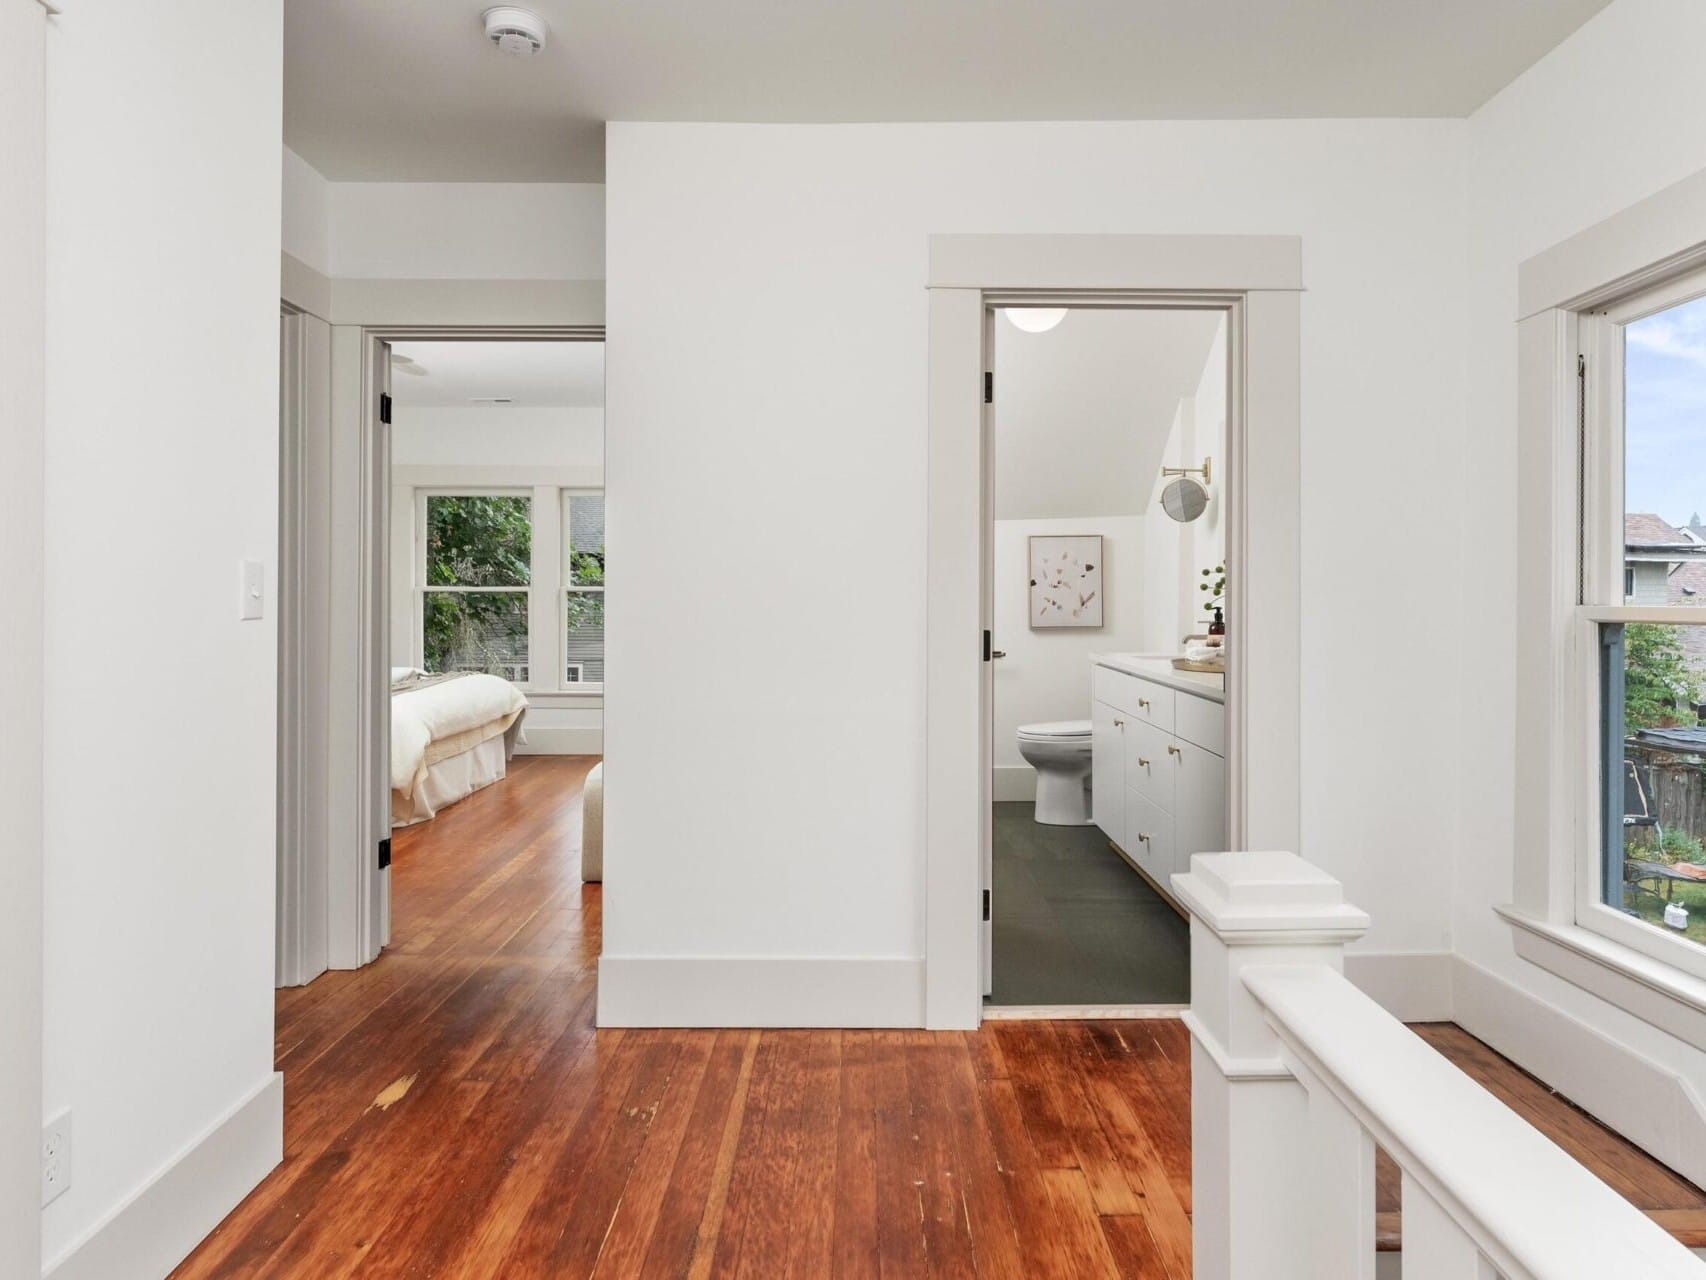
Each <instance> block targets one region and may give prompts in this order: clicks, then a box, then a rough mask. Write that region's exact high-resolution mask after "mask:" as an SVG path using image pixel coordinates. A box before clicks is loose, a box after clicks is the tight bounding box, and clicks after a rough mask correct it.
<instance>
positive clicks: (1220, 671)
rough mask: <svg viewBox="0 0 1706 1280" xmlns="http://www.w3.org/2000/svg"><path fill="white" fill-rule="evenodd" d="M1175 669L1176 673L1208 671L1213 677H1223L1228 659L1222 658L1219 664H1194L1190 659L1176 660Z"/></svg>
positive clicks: (1174, 660) (1174, 661)
mask: <svg viewBox="0 0 1706 1280" xmlns="http://www.w3.org/2000/svg"><path fill="white" fill-rule="evenodd" d="M1173 669H1174V670H1175V671H1206V672H1208V673H1210V674H1211V675H1217V676H1223V675H1225V674H1226V659H1224V658H1222V659H1221V660H1220V661H1219V662H1194V661H1192V660H1191V659H1190V658H1174V659H1173Z"/></svg>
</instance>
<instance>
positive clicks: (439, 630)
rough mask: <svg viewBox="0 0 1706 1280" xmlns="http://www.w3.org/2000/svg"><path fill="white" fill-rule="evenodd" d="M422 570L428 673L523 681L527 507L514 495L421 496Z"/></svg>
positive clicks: (527, 501)
mask: <svg viewBox="0 0 1706 1280" xmlns="http://www.w3.org/2000/svg"><path fill="white" fill-rule="evenodd" d="M425 506H426V511H425V516H426V519H425V531H426V537H425V539H424V547H423V553H424V559H425V563H424V564H423V565H422V566H421V568H422V573H421V579H420V580H421V583H422V617H421V630H422V638H423V642H424V643H423V646H422V656H423V659H424V665H425V667H426V669H427V670H428V671H433V672H439V671H482V672H485V673H487V674H488V675H495V676H502V677H503V678H504V679H506V680H513V681H515V682H516V683H517V684H526V683H527V680H528V627H527V615H528V594H529V587H530V585H531V582H532V558H533V502H532V499H531V498H529V497H526V496H523V495H520V494H509V493H460V494H448V493H445V494H440V493H435V494H428V495H426V501H425Z"/></svg>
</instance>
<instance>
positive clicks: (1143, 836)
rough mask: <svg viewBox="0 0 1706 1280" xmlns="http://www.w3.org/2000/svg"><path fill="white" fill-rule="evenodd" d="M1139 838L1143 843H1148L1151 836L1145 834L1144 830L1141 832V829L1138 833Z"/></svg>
mask: <svg viewBox="0 0 1706 1280" xmlns="http://www.w3.org/2000/svg"><path fill="white" fill-rule="evenodd" d="M1137 838H1138V841H1139V842H1140V843H1142V844H1148V843H1149V837H1148V836H1146V835H1144V834H1143V832H1141V831H1139V832H1138V833H1137Z"/></svg>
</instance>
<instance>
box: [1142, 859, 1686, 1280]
mask: <svg viewBox="0 0 1706 1280" xmlns="http://www.w3.org/2000/svg"><path fill="white" fill-rule="evenodd" d="M1173 887H1174V891H1175V893H1177V895H1178V897H1179V899H1180V901H1182V902H1184V903H1185V905H1186V906H1187V907H1188V908H1189V910H1190V913H1191V1008H1190V1012H1189V1013H1187V1014H1186V1015H1185V1018H1186V1021H1187V1023H1188V1024H1189V1026H1190V1030H1191V1042H1192V1043H1191V1138H1192V1153H1191V1176H1192V1202H1193V1209H1192V1241H1193V1250H1194V1259H1195V1264H1194V1271H1195V1278H1196V1280H1373V1277H1374V1274H1375V1256H1376V1255H1375V1205H1374V1152H1375V1147H1376V1145H1378V1146H1379V1147H1380V1148H1382V1149H1383V1150H1384V1151H1386V1153H1387V1154H1388V1155H1390V1156H1391V1157H1392V1159H1393V1160H1394V1161H1395V1162H1396V1163H1397V1165H1398V1167H1399V1169H1400V1170H1401V1171H1402V1174H1403V1191H1402V1210H1403V1240H1402V1243H1403V1255H1402V1256H1403V1272H1404V1277H1405V1280H1623V1278H1624V1277H1628V1278H1629V1280H1635V1278H1637V1277H1638V1278H1639V1280H1701V1278H1702V1277H1706V1262H1702V1261H1701V1260H1700V1259H1698V1258H1696V1257H1695V1256H1694V1255H1693V1254H1692V1253H1690V1252H1689V1251H1688V1250H1687V1249H1685V1248H1684V1247H1683V1246H1682V1245H1680V1244H1678V1243H1677V1242H1676V1241H1675V1240H1673V1239H1672V1238H1671V1237H1670V1236H1669V1235H1668V1234H1667V1233H1666V1232H1665V1231H1664V1230H1663V1228H1661V1227H1659V1226H1658V1225H1657V1224H1655V1223H1654V1222H1653V1221H1652V1220H1651V1219H1649V1218H1648V1217H1647V1216H1646V1215H1645V1214H1643V1213H1641V1212H1640V1210H1638V1209H1636V1208H1635V1207H1634V1206H1633V1205H1631V1204H1630V1203H1629V1202H1628V1201H1626V1200H1624V1199H1623V1197H1621V1196H1620V1195H1618V1194H1617V1193H1616V1192H1615V1191H1613V1190H1612V1189H1611V1188H1610V1187H1608V1186H1607V1185H1606V1184H1605V1183H1603V1182H1601V1181H1600V1180H1599V1179H1598V1178H1596V1177H1595V1176H1594V1175H1593V1174H1592V1173H1590V1172H1589V1171H1588V1170H1587V1169H1586V1168H1584V1167H1583V1166H1582V1165H1580V1164H1578V1163H1577V1162H1576V1161H1575V1160H1573V1159H1572V1158H1571V1157H1570V1156H1569V1155H1567V1154H1566V1153H1565V1152H1564V1151H1563V1150H1561V1149H1560V1148H1559V1147H1558V1146H1556V1145H1555V1144H1554V1143H1552V1142H1551V1140H1549V1139H1548V1138H1546V1137H1545V1136H1544V1135H1543V1134H1541V1133H1540V1132H1539V1131H1538V1130H1537V1129H1535V1128H1534V1127H1533V1126H1531V1125H1530V1124H1528V1122H1527V1121H1525V1120H1523V1119H1522V1118H1521V1117H1520V1116H1518V1115H1517V1114H1516V1113H1515V1112H1514V1111H1512V1110H1511V1109H1510V1108H1509V1107H1507V1106H1505V1104H1504V1103H1502V1102H1500V1101H1499V1100H1498V1099H1497V1098H1495V1097H1494V1096H1493V1095H1492V1094H1490V1093H1488V1092H1487V1091H1486V1090H1485V1089H1483V1088H1482V1087H1481V1086H1480V1085H1478V1084H1476V1083H1475V1082H1474V1081H1473V1080H1471V1079H1470V1078H1469V1077H1468V1076H1467V1075H1465V1074H1464V1073H1463V1072H1462V1071H1460V1070H1459V1069H1458V1068H1457V1067H1456V1066H1454V1065H1453V1064H1452V1063H1450V1062H1449V1061H1447V1060H1446V1059H1445V1058H1444V1057H1443V1056H1441V1055H1440V1054H1439V1053H1437V1052H1435V1051H1434V1050H1433V1049H1432V1048H1431V1047H1430V1046H1429V1045H1428V1044H1427V1043H1426V1042H1424V1041H1423V1040H1422V1039H1421V1038H1420V1037H1418V1036H1416V1035H1415V1034H1414V1033H1413V1032H1411V1031H1410V1030H1409V1029H1408V1028H1406V1027H1405V1026H1404V1025H1403V1024H1402V1023H1400V1022H1399V1021H1398V1020H1397V1019H1396V1018H1394V1017H1392V1016H1391V1015H1390V1014H1389V1013H1387V1012H1386V1011H1385V1010H1384V1009H1382V1008H1381V1007H1380V1006H1379V1005H1378V1004H1376V1003H1375V1002H1374V1001H1373V1000H1371V999H1370V998H1369V997H1368V996H1366V995H1364V994H1363V993H1362V992H1361V991H1359V990H1357V988H1356V987H1354V986H1352V985H1351V983H1350V982H1349V981H1348V980H1346V978H1345V976H1344V963H1343V961H1344V948H1345V945H1346V944H1347V943H1349V942H1351V941H1354V940H1355V939H1356V938H1358V937H1360V936H1361V935H1362V933H1363V932H1364V931H1365V930H1366V929H1367V927H1368V917H1367V916H1366V915H1365V914H1364V913H1363V912H1361V911H1359V910H1357V908H1355V907H1353V906H1351V905H1349V904H1348V903H1346V902H1345V901H1344V895H1343V890H1342V889H1341V887H1340V885H1339V883H1338V881H1336V880H1334V879H1333V878H1332V877H1331V876H1328V875H1327V874H1326V873H1325V872H1323V871H1321V870H1319V869H1318V868H1316V867H1313V866H1311V865H1310V864H1309V863H1307V862H1305V861H1304V860H1303V859H1301V858H1299V857H1297V856H1296V855H1295V854H1291V853H1215V854H1198V855H1196V856H1195V857H1194V858H1192V859H1191V869H1190V871H1189V872H1186V873H1184V874H1181V875H1177V876H1174V877H1173Z"/></svg>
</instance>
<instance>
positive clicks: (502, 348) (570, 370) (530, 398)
mask: <svg viewBox="0 0 1706 1280" xmlns="http://www.w3.org/2000/svg"><path fill="white" fill-rule="evenodd" d="M391 351H392V354H393V355H398V356H405V357H407V358H408V359H410V360H413V361H414V365H413V366H412V368H413V369H415V370H425V372H424V373H416V372H411V371H410V369H411V366H407V365H404V364H402V362H397V363H394V364H393V365H392V368H391V395H392V397H393V398H394V399H395V400H396V402H397V404H399V405H401V406H404V407H409V406H413V407H415V408H422V409H466V408H468V407H469V406H470V405H471V404H472V403H473V402H474V400H475V399H476V398H483V397H487V396H509V397H511V398H512V399H513V400H514V402H515V404H516V406H517V407H519V408H536V409H537V408H572V409H587V408H597V407H600V406H602V405H603V404H604V344H603V343H602V342H394V343H392V344H391ZM500 407H501V406H500Z"/></svg>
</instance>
